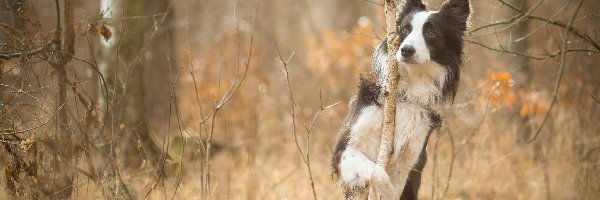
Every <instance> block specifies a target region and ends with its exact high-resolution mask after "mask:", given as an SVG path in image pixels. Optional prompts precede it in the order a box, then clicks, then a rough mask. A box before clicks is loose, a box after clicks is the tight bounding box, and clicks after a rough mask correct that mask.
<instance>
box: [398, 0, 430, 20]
mask: <svg viewBox="0 0 600 200" xmlns="http://www.w3.org/2000/svg"><path fill="white" fill-rule="evenodd" d="M397 8H398V9H397V10H398V13H397V15H396V24H397V26H400V24H401V23H402V20H404V18H406V16H408V15H410V13H412V12H415V11H423V10H426V7H425V4H423V1H422V0H402V3H400V5H399V6H398V7H397Z"/></svg>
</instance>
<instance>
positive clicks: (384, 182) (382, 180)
mask: <svg viewBox="0 0 600 200" xmlns="http://www.w3.org/2000/svg"><path fill="white" fill-rule="evenodd" d="M372 178H373V189H374V190H375V194H376V195H377V197H378V198H376V199H398V198H397V197H396V195H397V194H396V193H395V190H394V185H392V182H391V181H390V176H389V175H388V173H387V172H386V171H385V169H384V168H383V167H382V166H380V165H375V167H374V168H373V177H372Z"/></svg>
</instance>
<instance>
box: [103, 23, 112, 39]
mask: <svg viewBox="0 0 600 200" xmlns="http://www.w3.org/2000/svg"><path fill="white" fill-rule="evenodd" d="M100 35H102V37H103V38H104V40H105V41H107V42H108V40H110V38H111V37H112V32H111V31H110V29H109V28H108V27H106V25H105V24H102V27H100Z"/></svg>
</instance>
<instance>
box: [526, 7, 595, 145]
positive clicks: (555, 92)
mask: <svg viewBox="0 0 600 200" xmlns="http://www.w3.org/2000/svg"><path fill="white" fill-rule="evenodd" d="M584 1H585V0H581V1H579V4H578V5H577V8H576V9H575V12H573V16H571V19H570V20H569V24H568V25H567V26H566V27H565V38H564V40H563V44H562V47H561V49H562V50H561V51H562V53H561V55H560V66H559V67H558V68H557V70H556V78H555V79H554V90H553V92H552V101H551V102H550V107H548V110H547V111H546V114H545V115H544V119H543V120H542V123H541V124H540V126H539V127H538V128H537V130H536V131H535V134H534V135H533V137H531V138H530V139H528V140H526V142H527V143H531V142H533V141H534V140H535V139H536V138H537V137H538V136H539V134H540V132H541V130H542V128H543V127H544V125H545V124H546V121H547V120H548V117H549V116H550V112H551V111H552V108H554V104H556V101H557V99H558V88H559V87H560V81H561V80H562V76H563V72H564V69H565V64H566V59H567V51H566V49H567V46H568V44H569V43H568V39H569V33H570V32H571V31H570V30H571V29H570V28H571V26H572V25H573V21H575V17H576V16H577V13H578V12H579V9H580V8H581V5H583V2H584Z"/></svg>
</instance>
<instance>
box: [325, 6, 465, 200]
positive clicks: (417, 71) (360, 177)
mask: <svg viewBox="0 0 600 200" xmlns="http://www.w3.org/2000/svg"><path fill="white" fill-rule="evenodd" d="M469 13H470V7H469V0H448V1H447V2H445V3H444V4H443V5H442V7H441V9H440V10H439V11H428V10H426V8H425V5H424V4H423V2H422V1H421V0H406V2H405V4H404V6H403V8H402V9H401V11H400V13H399V15H398V16H399V17H398V21H397V27H398V30H397V31H398V34H399V36H400V42H401V45H400V49H399V50H398V53H397V54H396V56H395V57H396V59H397V60H398V64H399V65H398V68H399V73H400V74H401V76H402V78H401V79H400V82H399V85H398V87H399V91H398V98H397V99H398V101H397V102H396V107H397V108H396V109H397V110H396V127H395V133H394V141H393V144H394V146H393V150H392V154H391V158H390V160H389V164H388V166H387V167H385V168H383V167H380V166H379V165H376V164H375V160H376V158H377V154H378V150H379V143H380V137H381V129H382V121H383V107H382V104H383V97H382V95H381V93H382V87H381V85H382V84H384V81H385V78H384V77H385V76H386V74H387V70H388V65H387V41H386V40H385V39H384V40H383V41H382V42H381V43H380V44H379V46H378V47H377V49H376V50H375V53H374V55H373V71H372V72H371V73H369V74H367V75H364V76H362V77H361V80H360V84H359V88H358V92H357V94H356V95H355V96H354V97H353V98H352V100H351V102H350V105H349V107H350V112H349V113H348V115H347V117H346V119H345V121H344V124H343V126H342V128H341V131H340V135H339V138H338V140H337V144H336V146H335V149H334V152H333V158H332V168H333V173H334V175H336V176H337V177H338V178H339V181H340V183H341V185H342V186H343V188H344V192H345V196H346V199H359V198H364V197H366V193H367V190H366V188H367V186H368V184H369V183H371V180H374V183H378V184H376V185H373V187H374V189H375V190H376V191H378V194H379V195H382V197H383V199H416V198H417V194H418V191H419V186H420V184H421V171H422V170H423V167H424V166H425V162H426V161H427V151H426V146H427V140H428V138H429V134H430V133H431V131H432V130H434V129H436V128H438V127H439V126H440V125H441V121H442V120H441V118H440V116H439V115H438V114H437V112H436V110H435V108H436V107H437V106H439V105H440V104H442V103H444V102H448V101H449V102H451V101H453V99H454V96H455V94H456V90H457V87H458V82H459V76H460V66H461V65H462V55H463V35H464V31H465V30H466V28H467V20H468V17H469Z"/></svg>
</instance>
